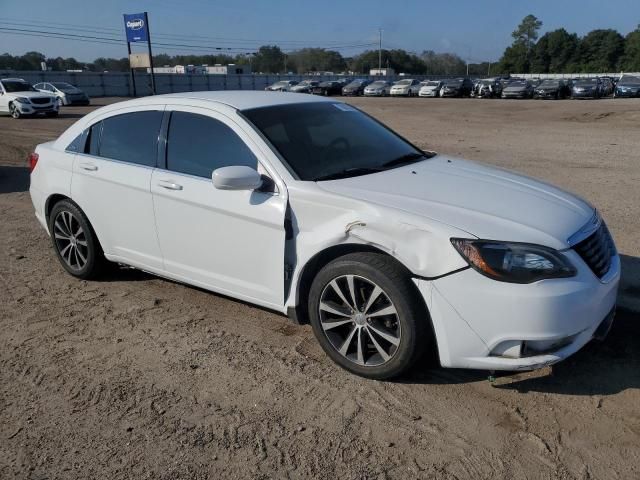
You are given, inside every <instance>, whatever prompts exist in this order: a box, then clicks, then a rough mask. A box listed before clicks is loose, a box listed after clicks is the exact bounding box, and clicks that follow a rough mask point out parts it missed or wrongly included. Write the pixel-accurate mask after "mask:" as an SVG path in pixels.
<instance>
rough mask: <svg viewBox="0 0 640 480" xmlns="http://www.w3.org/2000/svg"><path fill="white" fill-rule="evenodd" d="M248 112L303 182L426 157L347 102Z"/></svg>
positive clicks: (317, 103)
mask: <svg viewBox="0 0 640 480" xmlns="http://www.w3.org/2000/svg"><path fill="white" fill-rule="evenodd" d="M242 113H243V114H244V115H245V116H246V118H247V119H248V120H249V121H250V122H251V123H253V124H254V125H255V126H256V128H257V129H258V130H259V131H260V132H262V134H264V136H265V137H267V139H268V140H269V141H270V142H271V144H272V145H273V146H274V147H275V148H276V150H277V151H278V152H279V153H280V155H282V157H283V158H284V160H285V161H286V163H287V164H288V166H289V167H290V169H291V170H292V172H293V173H294V174H295V175H297V176H298V177H299V178H300V180H309V181H318V180H329V179H335V178H346V177H353V176H357V175H363V174H367V173H374V172H377V171H381V170H386V169H389V168H394V167H396V166H399V165H402V164H407V163H412V162H416V161H420V160H423V159H424V158H426V155H425V154H424V153H423V152H422V151H420V150H418V149H417V148H416V147H414V146H413V145H411V144H410V143H408V142H407V141H406V140H403V139H402V138H400V137H399V136H398V135H396V134H395V133H393V132H392V131H391V130H389V129H388V128H386V127H385V126H384V125H382V124H381V123H379V122H377V121H376V120H374V119H373V118H371V117H369V116H368V115H366V114H364V113H362V112H360V111H359V110H357V109H356V108H354V107H352V106H350V105H347V104H343V103H329V102H313V103H299V104H291V105H276V106H271V107H262V108H255V109H251V110H245V111H243V112H242Z"/></svg>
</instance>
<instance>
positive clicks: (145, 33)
mask: <svg viewBox="0 0 640 480" xmlns="http://www.w3.org/2000/svg"><path fill="white" fill-rule="evenodd" d="M123 16H124V29H125V31H126V32H127V42H146V41H148V40H149V30H148V27H147V22H146V20H145V15H144V13H131V14H127V13H125V14H124V15H123Z"/></svg>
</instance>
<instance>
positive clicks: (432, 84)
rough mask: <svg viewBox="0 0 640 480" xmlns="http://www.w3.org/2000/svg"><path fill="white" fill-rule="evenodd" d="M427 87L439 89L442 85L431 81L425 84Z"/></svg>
mask: <svg viewBox="0 0 640 480" xmlns="http://www.w3.org/2000/svg"><path fill="white" fill-rule="evenodd" d="M425 85H426V86H427V87H437V86H438V85H440V82H434V81H430V82H427V83H425Z"/></svg>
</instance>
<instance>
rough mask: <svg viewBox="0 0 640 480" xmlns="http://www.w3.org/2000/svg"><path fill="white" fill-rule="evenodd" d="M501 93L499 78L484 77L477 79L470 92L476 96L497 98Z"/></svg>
mask: <svg viewBox="0 0 640 480" xmlns="http://www.w3.org/2000/svg"><path fill="white" fill-rule="evenodd" d="M501 94H502V83H501V82H500V79H499V78H486V79H484V80H478V82H477V83H476V84H475V86H474V87H473V92H471V96H472V97H476V98H499V97H500V95H501Z"/></svg>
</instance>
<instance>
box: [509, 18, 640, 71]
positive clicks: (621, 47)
mask: <svg viewBox="0 0 640 480" xmlns="http://www.w3.org/2000/svg"><path fill="white" fill-rule="evenodd" d="M541 27H542V22H541V21H540V20H539V19H538V18H536V17H535V16H534V15H527V16H526V17H525V18H524V19H523V20H522V22H521V23H520V25H518V27H517V28H516V29H515V30H514V31H513V33H512V34H511V36H512V37H513V43H512V44H511V45H510V46H508V47H507V48H506V50H505V51H504V54H503V55H502V58H501V59H500V62H499V65H498V69H499V70H500V71H502V72H504V73H510V72H513V73H590V72H593V73H598V72H618V71H626V72H638V71H640V25H638V28H636V29H635V30H633V31H632V32H629V33H628V34H627V35H626V36H622V35H621V34H620V33H619V32H617V31H616V30H612V29H597V30H592V31H591V32H589V33H587V34H586V35H585V36H583V37H579V36H578V35H577V34H575V33H569V32H567V31H566V30H565V29H564V28H559V29H557V30H553V31H550V32H546V33H545V34H544V35H542V36H539V31H540V29H541Z"/></svg>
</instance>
